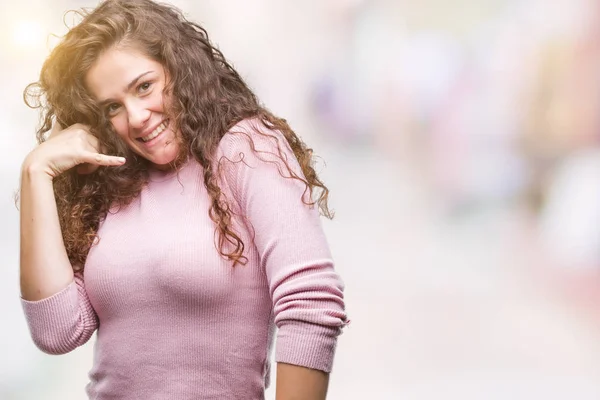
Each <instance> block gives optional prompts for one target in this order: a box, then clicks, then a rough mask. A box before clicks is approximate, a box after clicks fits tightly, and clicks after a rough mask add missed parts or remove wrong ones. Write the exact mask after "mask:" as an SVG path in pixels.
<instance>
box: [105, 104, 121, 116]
mask: <svg viewBox="0 0 600 400" xmlns="http://www.w3.org/2000/svg"><path fill="white" fill-rule="evenodd" d="M119 107H120V106H119V105H118V104H117V103H112V104H109V105H108V107H106V112H107V113H108V114H109V115H112V114H114V113H115V112H116V111H117V110H118V109H119Z"/></svg>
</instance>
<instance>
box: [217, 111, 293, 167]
mask: <svg viewBox="0 0 600 400" xmlns="http://www.w3.org/2000/svg"><path fill="white" fill-rule="evenodd" d="M291 152H292V151H291V148H290V146H289V144H288V142H287V140H286V138H285V137H284V136H283V134H282V133H281V132H280V131H278V130H276V129H271V128H269V127H268V126H267V125H265V124H264V123H263V121H261V120H260V119H259V118H249V119H244V120H242V121H240V122H238V123H237V124H235V125H234V126H233V127H232V128H231V129H229V131H227V133H225V135H223V138H222V139H221V141H220V142H219V145H218V148H217V158H223V157H224V158H226V159H228V160H230V161H236V160H237V161H239V160H241V158H246V157H251V158H254V157H256V156H257V155H258V158H260V159H265V158H266V159H270V158H272V157H269V155H271V156H276V157H277V158H280V159H281V158H283V159H286V158H287V157H286V153H287V154H289V153H291Z"/></svg>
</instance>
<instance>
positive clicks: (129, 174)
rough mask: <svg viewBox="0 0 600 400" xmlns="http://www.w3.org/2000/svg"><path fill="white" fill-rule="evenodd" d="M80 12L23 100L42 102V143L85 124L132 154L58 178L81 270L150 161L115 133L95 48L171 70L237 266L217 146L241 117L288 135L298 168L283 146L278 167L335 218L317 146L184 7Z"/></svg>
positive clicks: (113, 0) (184, 125)
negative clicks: (96, 76) (97, 98)
mask: <svg viewBox="0 0 600 400" xmlns="http://www.w3.org/2000/svg"><path fill="white" fill-rule="evenodd" d="M77 14H78V15H80V16H81V17H82V20H81V22H80V23H78V24H77V25H76V26H74V27H73V28H71V29H70V30H69V32H68V33H67V34H66V35H65V36H64V37H63V38H62V40H61V42H60V43H59V44H58V45H57V46H56V47H55V48H54V49H53V50H52V52H51V54H50V56H49V57H48V58H47V60H46V61H45V62H44V64H43V67H42V70H41V73H40V79H39V81H38V82H35V83H32V84H30V85H29V86H27V88H26V89H25V91H24V99H25V102H26V104H27V105H28V106H30V107H32V108H39V109H40V114H41V123H40V127H39V129H38V130H37V140H38V143H42V142H43V141H44V140H45V132H47V131H49V130H50V129H51V127H52V124H53V123H54V121H56V122H57V123H59V124H60V125H61V126H70V125H73V124H75V123H83V124H86V125H89V126H90V127H91V132H92V134H94V136H96V137H98V139H99V140H100V143H101V144H102V147H103V152H105V153H106V154H112V155H119V156H124V157H126V158H127V159H128V162H127V163H126V164H125V165H123V166H121V167H116V168H100V169H98V170H97V171H96V172H94V173H92V174H89V175H82V174H78V173H77V172H76V171H75V169H72V170H69V171H67V172H65V173H63V174H62V175H60V176H58V177H57V178H55V180H54V193H55V197H56V202H57V207H58V214H59V220H60V224H61V227H62V232H63V238H64V243H65V247H66V250H67V254H68V256H69V259H70V261H71V263H72V265H73V268H74V270H75V271H78V270H82V269H83V266H84V264H85V260H86V258H87V254H88V252H89V250H90V248H91V246H92V245H93V244H94V242H95V240H96V239H97V231H98V227H99V224H100V222H101V221H102V220H103V218H105V216H106V214H107V212H108V210H109V209H111V207H114V206H115V205H116V206H119V207H122V206H126V205H127V204H129V203H130V202H131V201H132V200H133V199H134V198H135V197H136V196H138V195H139V193H140V191H141V190H142V188H143V186H144V185H145V184H146V183H147V182H148V166H149V164H148V161H147V160H145V159H143V158H142V157H140V156H138V155H136V154H135V153H133V151H131V150H130V149H129V148H128V147H127V146H126V145H125V144H124V143H123V142H122V141H121V140H120V139H119V137H118V135H116V133H115V132H114V130H113V128H112V126H111V125H110V123H109V121H108V120H107V118H106V116H105V115H104V113H103V112H102V111H101V110H100V109H99V107H98V106H97V105H96V104H95V102H94V100H93V99H92V97H91V95H90V94H89V93H88V91H87V89H86V87H85V83H84V79H85V76H86V73H87V71H88V70H89V69H90V67H91V66H92V64H93V63H94V61H95V60H96V59H97V58H98V56H99V55H100V54H102V52H104V51H106V50H108V49H110V48H112V47H113V46H116V45H118V46H127V47H132V48H135V49H138V50H141V51H142V52H143V54H145V55H147V56H148V57H149V58H151V59H153V60H155V61H157V62H160V63H161V64H162V65H163V66H164V68H165V70H166V71H167V74H168V76H169V78H170V79H169V81H168V83H167V87H166V88H165V92H166V93H169V94H170V95H172V98H174V99H175V101H173V104H172V105H171V109H170V110H169V113H170V114H171V115H173V116H175V118H174V119H175V121H176V124H177V128H178V129H179V132H180V133H181V138H180V140H181V141H182V142H183V146H182V148H183V149H185V151H187V152H188V153H189V154H191V155H192V156H193V157H194V158H195V159H196V160H197V162H198V163H200V165H201V166H202V167H203V171H204V176H203V178H204V184H205V186H206V188H207V191H208V193H209V195H210V197H211V200H212V201H211V207H210V209H209V210H208V212H209V215H210V218H211V219H212V220H213V221H214V223H215V234H216V236H215V239H216V240H215V243H216V247H217V250H218V251H219V253H220V254H221V255H222V256H223V257H225V258H226V259H228V260H230V261H232V262H233V265H234V266H235V265H236V264H237V263H241V264H245V263H246V262H247V258H246V257H245V256H244V243H243V241H242V240H241V238H240V236H239V233H238V232H235V231H234V230H233V229H232V227H231V221H232V217H233V215H232V211H231V208H230V207H229V206H228V204H227V201H225V202H224V201H223V199H224V198H225V197H224V194H223V193H222V192H221V189H220V187H219V184H218V182H219V175H218V168H216V167H215V165H216V164H215V161H218V160H215V157H216V155H215V153H216V149H217V146H218V144H219V142H220V140H221V138H222V137H223V135H224V134H225V133H227V132H228V131H229V130H230V129H231V128H232V127H233V126H234V125H236V124H237V123H239V122H240V121H242V120H244V119H247V118H254V119H257V120H259V121H260V122H261V123H262V125H264V127H265V128H267V132H268V131H269V130H270V131H278V132H280V133H281V134H282V135H283V136H284V137H285V138H286V140H287V142H288V143H289V145H290V147H291V149H292V151H293V152H294V154H295V156H296V158H297V160H298V162H299V165H300V167H301V169H302V174H297V173H294V172H293V171H292V169H291V168H290V166H289V165H288V163H287V161H286V160H285V159H284V158H282V157H281V152H278V153H279V154H277V155H278V157H279V158H280V159H281V161H282V162H283V163H284V164H285V166H286V168H287V173H286V174H282V175H284V176H285V177H286V178H290V179H298V180H301V181H302V182H303V183H304V184H305V185H306V189H307V190H306V191H305V195H304V196H303V198H302V201H303V202H304V203H305V204H307V205H309V206H313V205H315V204H317V205H318V207H319V210H320V212H321V214H322V215H325V216H327V217H328V218H332V217H333V215H332V213H331V212H330V210H329V208H328V204H327V200H328V195H329V190H328V189H327V187H326V186H325V185H324V184H323V182H322V181H321V180H320V179H319V177H318V175H317V173H316V172H315V169H314V161H315V160H314V157H313V151H312V149H310V148H308V147H307V146H306V145H305V143H304V142H303V141H302V140H301V139H300V138H299V137H298V136H297V135H296V134H295V133H294V131H293V130H292V129H291V128H290V127H289V125H288V123H287V122H286V121H285V120H284V119H281V118H278V117H276V116H275V115H273V114H272V113H271V112H269V111H268V110H267V109H266V108H265V107H263V106H262V105H261V104H260V103H259V101H258V99H257V97H256V95H255V94H254V93H253V92H252V91H251V89H250V88H249V87H248V86H247V85H246V83H245V82H244V81H243V79H242V78H241V77H240V75H239V74H238V73H237V72H236V71H235V70H234V69H233V67H232V66H231V64H230V63H229V62H227V60H226V59H225V57H224V56H223V54H222V53H221V51H219V50H218V49H217V48H216V47H215V46H214V45H213V44H212V43H211V42H210V40H209V38H208V34H207V32H206V30H205V29H204V28H202V27H201V26H200V25H198V24H197V23H195V22H192V21H189V20H188V19H187V18H186V17H185V16H184V15H183V13H182V12H181V11H180V10H178V9H176V8H174V7H172V6H169V5H165V4H160V3H156V2H153V1H151V0H106V1H104V2H103V3H101V4H100V5H99V6H98V7H97V8H95V9H94V10H93V11H91V12H88V11H86V10H81V11H78V12H77ZM261 134H264V133H261ZM253 151H254V148H253ZM181 158H182V156H180V157H179V158H178V159H179V160H180V159H181ZM217 164H218V163H217ZM280 173H281V172H280ZM228 249H229V250H228Z"/></svg>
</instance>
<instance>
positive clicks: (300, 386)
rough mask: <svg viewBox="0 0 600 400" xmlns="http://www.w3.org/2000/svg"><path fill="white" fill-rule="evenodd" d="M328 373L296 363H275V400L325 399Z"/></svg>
mask: <svg viewBox="0 0 600 400" xmlns="http://www.w3.org/2000/svg"><path fill="white" fill-rule="evenodd" d="M328 384H329V374H328V373H326V372H323V371H319V370H316V369H310V368H306V367H300V366H298V365H292V364H286V363H281V362H280V363H278V364H277V386H276V391H275V399H276V400H325V397H326V395H327V386H328Z"/></svg>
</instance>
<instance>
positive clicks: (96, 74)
mask: <svg viewBox="0 0 600 400" xmlns="http://www.w3.org/2000/svg"><path fill="white" fill-rule="evenodd" d="M146 72H153V74H152V75H156V74H160V75H162V74H163V73H164V70H163V67H162V65H161V64H160V63H158V62H156V61H154V60H152V59H150V58H148V57H146V56H144V55H143V54H141V53H140V52H138V51H136V50H132V49H130V48H129V49H127V48H124V49H119V48H115V47H113V48H110V49H108V50H106V51H104V52H103V53H101V54H100V56H99V57H98V58H97V59H96V61H95V62H94V63H93V64H92V67H91V68H90V69H89V71H88V72H87V74H86V76H85V84H86V86H87V88H88V90H89V91H90V94H91V95H92V96H93V97H95V98H96V99H98V100H99V101H102V100H104V99H107V98H114V97H118V96H119V95H122V94H123V93H125V92H126V90H127V85H129V84H130V83H131V82H132V81H133V80H134V79H135V78H137V77H138V76H140V75H141V74H144V73H146ZM149 75H150V74H149Z"/></svg>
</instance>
